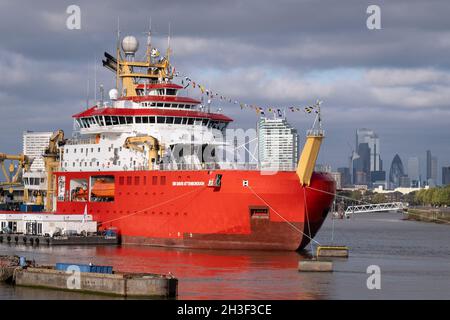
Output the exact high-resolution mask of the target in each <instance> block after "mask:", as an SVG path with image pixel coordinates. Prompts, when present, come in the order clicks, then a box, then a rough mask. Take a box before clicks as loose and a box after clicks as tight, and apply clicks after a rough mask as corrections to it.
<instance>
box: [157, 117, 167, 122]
mask: <svg viewBox="0 0 450 320" xmlns="http://www.w3.org/2000/svg"><path fill="white" fill-rule="evenodd" d="M165 120H166V119H165V117H156V121H157V123H164V122H165Z"/></svg>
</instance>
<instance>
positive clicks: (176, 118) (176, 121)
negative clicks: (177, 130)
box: [174, 117, 182, 124]
mask: <svg viewBox="0 0 450 320" xmlns="http://www.w3.org/2000/svg"><path fill="white" fill-rule="evenodd" d="M181 120H182V118H180V117H175V122H174V123H175V124H181Z"/></svg>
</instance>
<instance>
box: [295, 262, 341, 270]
mask: <svg viewBox="0 0 450 320" xmlns="http://www.w3.org/2000/svg"><path fill="white" fill-rule="evenodd" d="M298 271H300V272H333V263H332V262H331V261H319V260H301V261H300V262H299V263H298Z"/></svg>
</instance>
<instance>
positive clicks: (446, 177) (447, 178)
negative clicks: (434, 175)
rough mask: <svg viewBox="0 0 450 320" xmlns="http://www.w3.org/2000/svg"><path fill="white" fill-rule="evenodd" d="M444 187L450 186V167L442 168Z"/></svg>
mask: <svg viewBox="0 0 450 320" xmlns="http://www.w3.org/2000/svg"><path fill="white" fill-rule="evenodd" d="M442 185H443V186H448V185H450V167H442Z"/></svg>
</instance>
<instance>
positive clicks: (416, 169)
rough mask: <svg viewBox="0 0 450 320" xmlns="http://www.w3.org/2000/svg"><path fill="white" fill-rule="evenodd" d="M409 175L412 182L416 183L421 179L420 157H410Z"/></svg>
mask: <svg viewBox="0 0 450 320" xmlns="http://www.w3.org/2000/svg"><path fill="white" fill-rule="evenodd" d="M408 177H409V179H410V181H411V183H412V184H416V183H418V182H419V180H420V165H419V158H418V157H411V158H409V159H408Z"/></svg>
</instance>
